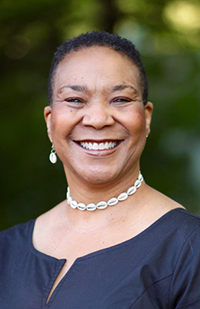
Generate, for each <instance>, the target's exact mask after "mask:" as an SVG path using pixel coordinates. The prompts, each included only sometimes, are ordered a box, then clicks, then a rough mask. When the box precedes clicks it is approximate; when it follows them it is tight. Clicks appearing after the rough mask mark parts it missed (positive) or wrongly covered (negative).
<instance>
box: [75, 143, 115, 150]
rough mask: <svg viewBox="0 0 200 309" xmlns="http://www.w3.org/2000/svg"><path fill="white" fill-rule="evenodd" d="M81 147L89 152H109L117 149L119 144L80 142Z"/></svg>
mask: <svg viewBox="0 0 200 309" xmlns="http://www.w3.org/2000/svg"><path fill="white" fill-rule="evenodd" d="M79 144H80V145H81V147H83V148H85V149H89V150H105V149H106V150H107V149H112V148H115V147H116V146H117V145H118V144H119V142H100V143H96V142H80V143H79Z"/></svg>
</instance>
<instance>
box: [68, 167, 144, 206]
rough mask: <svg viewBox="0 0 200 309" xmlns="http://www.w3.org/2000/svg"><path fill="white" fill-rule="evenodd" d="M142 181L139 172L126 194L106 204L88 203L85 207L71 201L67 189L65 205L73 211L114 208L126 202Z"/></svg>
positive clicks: (103, 202) (82, 204)
mask: <svg viewBox="0 0 200 309" xmlns="http://www.w3.org/2000/svg"><path fill="white" fill-rule="evenodd" d="M142 181H143V176H142V174H141V172H139V175H138V178H137V180H136V181H135V183H134V185H133V186H131V187H130V188H129V189H128V190H127V192H123V193H121V194H120V195H119V196H118V197H113V198H111V199H110V200H109V201H108V202H105V201H101V202H99V203H98V204H94V203H90V204H88V205H85V204H84V203H78V202H77V201H75V200H73V199H72V197H71V195H70V189H69V187H68V188H67V194H66V195H67V203H68V204H69V205H70V206H71V207H72V208H73V209H76V208H77V209H79V210H89V211H94V210H96V209H105V208H107V207H108V206H114V205H116V204H117V203H118V202H121V201H124V200H126V199H127V198H128V197H129V196H130V195H132V194H134V193H135V192H136V191H137V189H138V188H139V187H140V186H141V184H142Z"/></svg>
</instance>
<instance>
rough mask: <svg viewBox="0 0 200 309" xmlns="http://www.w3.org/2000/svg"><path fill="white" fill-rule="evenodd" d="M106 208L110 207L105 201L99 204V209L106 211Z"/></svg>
mask: <svg viewBox="0 0 200 309" xmlns="http://www.w3.org/2000/svg"><path fill="white" fill-rule="evenodd" d="M106 207H108V205H107V203H106V202H104V201H101V202H99V203H98V204H97V209H105V208H106Z"/></svg>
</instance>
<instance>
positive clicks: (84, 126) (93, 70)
mask: <svg viewBox="0 0 200 309" xmlns="http://www.w3.org/2000/svg"><path fill="white" fill-rule="evenodd" d="M138 80H139V73H138V69H137V68H136V67H135V65H134V64H133V63H132V61H131V60H130V59H128V58H127V57H125V56H123V55H121V54H119V53H118V52H115V51H113V50H111V49H109V48H105V47H90V48H86V49H83V50H81V51H78V52H71V53H70V54H69V55H67V56H66V57H65V58H64V60H63V61H62V62H61V63H60V64H59V67H58V69H57V72H56V76H55V83H54V96H53V104H52V106H47V107H46V108H45V112H44V114H45V120H46V123H47V128H48V135H49V138H50V140H51V141H52V142H53V144H54V146H55V149H56V152H57V154H58V155H59V157H60V159H61V160H62V162H63V166H64V170H65V174H66V178H67V182H68V184H69V186H70V190H71V195H72V197H73V199H75V200H77V201H79V202H83V203H85V204H86V205H87V204H89V203H91V202H93V203H98V202H99V201H101V200H105V201H108V200H109V199H110V198H111V197H115V196H118V195H119V194H120V193H122V192H125V191H127V189H128V188H129V187H130V186H132V185H133V183H134V181H135V180H136V179H137V177H138V174H139V170H140V156H141V154H142V151H143V149H144V146H145V143H146V135H149V133H150V123H151V115H152V110H153V105H152V103H150V102H148V103H147V104H146V105H145V106H144V105H143V102H142V90H141V86H140V83H139V81H138ZM107 142H112V143H113V147H110V148H109V147H107V148H106V147H105V148H104V146H105V145H106V143H107ZM89 144H92V147H93V146H94V144H95V145H103V149H100V148H99V149H95V147H93V148H92V149H89V147H88V145H89ZM144 176H145V175H144ZM178 207H182V206H181V205H179V204H177V203H176V202H174V201H172V200H171V199H169V198H167V197H166V196H164V195H163V194H161V193H159V192H157V191H155V190H154V189H152V188H150V187H149V186H148V185H147V184H146V183H145V182H143V183H142V185H141V187H140V188H139V189H138V190H137V191H136V193H135V194H133V195H132V196H130V197H128V199H127V200H125V201H123V202H119V203H118V204H117V205H115V206H113V207H108V208H106V209H104V210H95V211H94V212H89V211H79V210H77V209H75V210H74V209H72V208H71V207H70V206H69V205H68V204H67V201H66V200H65V201H63V202H62V203H61V204H59V205H57V206H56V207H54V208H53V209H52V210H50V211H48V212H47V213H45V214H43V215H42V216H40V217H39V218H38V219H37V220H36V223H35V227H34V232H33V245H34V247H35V248H36V249H37V250H38V251H40V252H43V253H44V254H47V255H49V256H52V257H55V258H57V259H63V258H64V259H66V263H65V265H64V267H63V269H62V270H61V272H60V274H59V275H58V277H57V279H56V281H55V283H54V285H53V287H52V289H51V292H50V294H49V297H48V300H49V299H50V297H51V295H52V293H53V291H54V290H55V288H56V286H57V285H58V284H59V282H60V280H61V279H62V278H63V276H65V274H66V273H67V272H68V270H69V269H70V267H71V266H72V265H73V263H74V262H75V260H76V259H77V258H78V257H81V256H84V255H87V254H89V253H92V252H95V251H98V250H101V249H104V248H108V247H111V246H114V245H116V244H119V243H121V242H124V241H126V240H128V239H131V238H133V237H135V236H136V235H138V234H139V233H141V232H142V231H144V230H145V229H147V228H148V227H149V226H150V225H151V224H153V223H154V222H155V221H156V220H158V219H159V218H160V217H162V216H163V215H164V214H165V213H167V212H169V211H170V210H172V209H175V208H178ZM48 300H47V301H48Z"/></svg>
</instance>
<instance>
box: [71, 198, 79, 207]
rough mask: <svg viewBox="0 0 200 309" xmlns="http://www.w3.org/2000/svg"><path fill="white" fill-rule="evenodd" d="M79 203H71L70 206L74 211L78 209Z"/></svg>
mask: <svg viewBox="0 0 200 309" xmlns="http://www.w3.org/2000/svg"><path fill="white" fill-rule="evenodd" d="M77 204H78V203H77V201H73V200H72V201H71V203H70V206H71V207H72V208H73V209H75V208H76V207H77Z"/></svg>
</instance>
